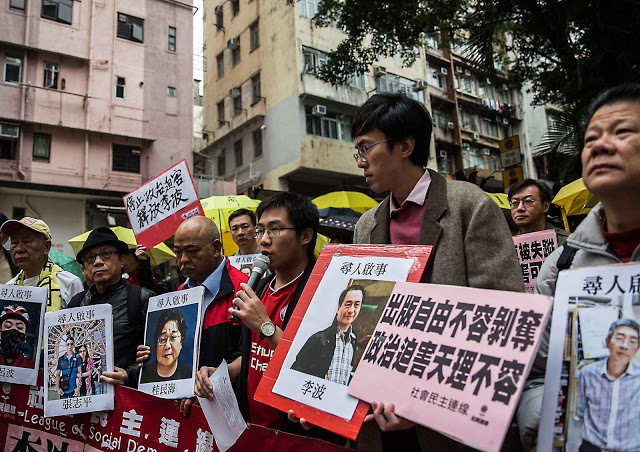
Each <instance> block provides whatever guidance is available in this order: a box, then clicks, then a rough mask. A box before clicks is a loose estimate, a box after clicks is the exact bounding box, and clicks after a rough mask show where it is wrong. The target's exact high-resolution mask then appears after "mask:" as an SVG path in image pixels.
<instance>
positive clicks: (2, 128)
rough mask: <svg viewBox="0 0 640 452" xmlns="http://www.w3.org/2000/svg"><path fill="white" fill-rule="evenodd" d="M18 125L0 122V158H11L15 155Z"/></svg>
mask: <svg viewBox="0 0 640 452" xmlns="http://www.w3.org/2000/svg"><path fill="white" fill-rule="evenodd" d="M19 137H20V127H19V126H16V125H13V124H4V123H0V159H5V160H13V159H14V158H15V155H16V149H17V146H18V138H19Z"/></svg>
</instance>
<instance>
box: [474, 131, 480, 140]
mask: <svg viewBox="0 0 640 452" xmlns="http://www.w3.org/2000/svg"><path fill="white" fill-rule="evenodd" d="M473 139H474V141H478V140H479V139H480V134H479V133H478V132H473Z"/></svg>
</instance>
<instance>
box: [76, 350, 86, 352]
mask: <svg viewBox="0 0 640 452" xmlns="http://www.w3.org/2000/svg"><path fill="white" fill-rule="evenodd" d="M78 353H87V351H86V350H80V351H78Z"/></svg>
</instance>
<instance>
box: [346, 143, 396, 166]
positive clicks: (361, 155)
mask: <svg viewBox="0 0 640 452" xmlns="http://www.w3.org/2000/svg"><path fill="white" fill-rule="evenodd" d="M387 141H391V138H387V139H386V140H382V141H376V142H375V143H372V144H368V145H366V146H356V147H355V148H356V151H358V152H356V153H355V154H353V158H354V159H355V161H356V162H357V161H358V159H361V160H362V161H363V162H366V161H367V157H366V153H367V151H368V150H369V149H371V148H372V147H374V146H375V145H376V144H380V143H386V142H387Z"/></svg>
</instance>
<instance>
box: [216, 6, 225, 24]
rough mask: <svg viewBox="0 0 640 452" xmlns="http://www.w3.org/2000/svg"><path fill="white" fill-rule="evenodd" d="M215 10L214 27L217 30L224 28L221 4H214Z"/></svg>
mask: <svg viewBox="0 0 640 452" xmlns="http://www.w3.org/2000/svg"><path fill="white" fill-rule="evenodd" d="M215 12H216V28H217V29H218V30H221V29H222V28H224V15H223V13H222V5H218V6H216V9H215Z"/></svg>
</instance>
